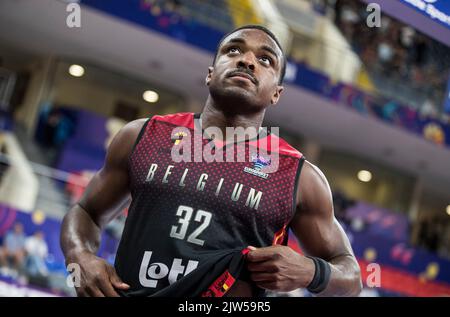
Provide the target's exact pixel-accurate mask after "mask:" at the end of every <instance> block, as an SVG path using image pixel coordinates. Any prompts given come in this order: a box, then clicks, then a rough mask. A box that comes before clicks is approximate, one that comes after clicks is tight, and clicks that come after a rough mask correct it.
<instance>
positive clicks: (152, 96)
mask: <svg viewBox="0 0 450 317" xmlns="http://www.w3.org/2000/svg"><path fill="white" fill-rule="evenodd" d="M142 98H144V100H145V101H147V102H150V103H155V102H157V101H158V99H159V95H158V93H157V92H155V91H153V90H147V91H145V92H144V94H143V95H142Z"/></svg>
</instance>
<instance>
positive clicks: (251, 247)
mask: <svg viewBox="0 0 450 317" xmlns="http://www.w3.org/2000/svg"><path fill="white" fill-rule="evenodd" d="M247 249H249V250H250V251H254V250H256V248H255V247H254V246H251V245H249V246H248V247H247Z"/></svg>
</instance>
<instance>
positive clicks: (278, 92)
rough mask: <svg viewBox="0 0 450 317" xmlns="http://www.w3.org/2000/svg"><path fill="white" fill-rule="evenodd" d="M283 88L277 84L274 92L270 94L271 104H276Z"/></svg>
mask: <svg viewBox="0 0 450 317" xmlns="http://www.w3.org/2000/svg"><path fill="white" fill-rule="evenodd" d="M283 90H284V87H283V86H277V88H276V90H275V93H274V94H273V95H272V99H271V100H270V103H271V104H272V105H276V104H277V103H278V100H279V99H280V96H281V93H282V92H283Z"/></svg>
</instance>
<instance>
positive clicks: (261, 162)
mask: <svg viewBox="0 0 450 317" xmlns="http://www.w3.org/2000/svg"><path fill="white" fill-rule="evenodd" d="M252 163H253V168H251V167H248V166H246V167H244V172H246V173H249V174H252V175H254V176H258V177H261V178H264V179H267V178H268V177H269V174H267V173H264V172H262V171H261V170H262V169H263V168H264V167H266V166H269V165H270V163H271V159H270V158H265V157H263V156H262V155H259V154H255V155H252Z"/></svg>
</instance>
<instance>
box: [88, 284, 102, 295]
mask: <svg viewBox="0 0 450 317" xmlns="http://www.w3.org/2000/svg"><path fill="white" fill-rule="evenodd" d="M86 291H87V294H88V296H89V297H105V295H104V294H103V293H102V292H101V291H100V289H99V288H98V287H97V286H90V287H88V288H87V289H86Z"/></svg>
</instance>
